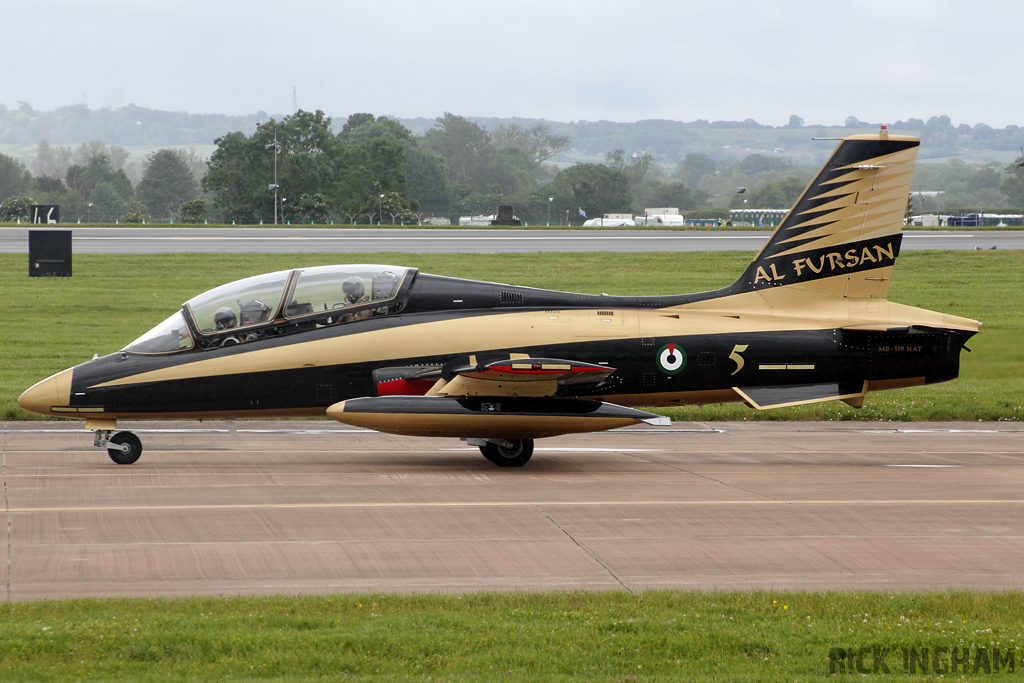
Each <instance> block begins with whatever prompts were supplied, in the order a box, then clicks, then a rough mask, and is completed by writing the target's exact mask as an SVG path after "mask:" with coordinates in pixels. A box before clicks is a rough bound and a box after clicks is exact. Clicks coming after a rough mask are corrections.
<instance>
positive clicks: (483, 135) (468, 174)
mask: <svg viewBox="0 0 1024 683" xmlns="http://www.w3.org/2000/svg"><path fill="white" fill-rule="evenodd" d="M436 121H437V122H436V124H435V125H434V127H433V128H431V129H430V130H428V131H427V133H426V135H424V136H423V144H422V147H423V149H425V150H427V151H429V152H433V153H434V154H437V155H438V156H440V157H441V158H442V159H444V160H445V163H446V164H447V165H448V169H449V171H450V172H451V179H452V181H453V182H456V183H471V184H472V185H473V186H474V187H476V188H477V189H478V190H484V189H486V188H487V187H489V186H490V185H491V183H492V182H493V179H494V173H493V168H494V159H493V157H494V148H493V147H492V145H491V138H490V136H489V135H488V134H487V131H485V130H484V129H483V128H481V127H480V126H478V125H477V124H475V123H473V122H472V121H470V120H468V119H466V118H465V117H462V116H456V115H455V114H452V113H450V112H445V113H444V116H440V117H438V118H437V120H436Z"/></svg>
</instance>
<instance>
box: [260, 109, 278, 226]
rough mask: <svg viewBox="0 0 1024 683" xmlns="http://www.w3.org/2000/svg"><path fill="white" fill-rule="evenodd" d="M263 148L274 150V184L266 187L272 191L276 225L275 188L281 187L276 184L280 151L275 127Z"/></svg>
mask: <svg viewBox="0 0 1024 683" xmlns="http://www.w3.org/2000/svg"><path fill="white" fill-rule="evenodd" d="M264 149H272V150H274V184H273V185H269V186H268V187H267V189H268V190H273V191H274V225H277V190H278V189H279V188H280V187H281V186H280V185H278V184H277V154H278V152H280V151H281V145H279V144H277V129H276V128H275V129H274V141H273V142H272V143H270V144H269V145H264Z"/></svg>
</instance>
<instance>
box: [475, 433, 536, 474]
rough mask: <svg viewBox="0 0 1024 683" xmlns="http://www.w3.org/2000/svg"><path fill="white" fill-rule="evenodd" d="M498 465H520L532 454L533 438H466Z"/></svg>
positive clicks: (528, 459)
mask: <svg viewBox="0 0 1024 683" xmlns="http://www.w3.org/2000/svg"><path fill="white" fill-rule="evenodd" d="M466 443H468V444H469V445H470V446H479V447H480V452H481V453H483V454H484V457H485V458H487V459H488V460H490V461H491V462H493V463H494V464H495V465H497V466H498V467H522V466H523V465H525V464H526V463H528V462H530V456H532V455H533V439H466Z"/></svg>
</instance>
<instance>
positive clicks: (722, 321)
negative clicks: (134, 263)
mask: <svg viewBox="0 0 1024 683" xmlns="http://www.w3.org/2000/svg"><path fill="white" fill-rule="evenodd" d="M607 313H608V311H607V310H604V311H601V314H600V315H598V314H597V312H596V311H592V310H572V311H561V312H560V313H559V316H560V317H561V316H565V315H568V316H570V318H571V324H569V325H566V324H565V323H564V322H560V320H553V319H551V318H549V316H550V315H551V313H550V312H548V311H542V312H516V313H503V314H492V315H486V316H473V315H469V316H466V317H459V318H452V319H449V320H439V321H432V322H425V323H419V324H412V325H404V326H398V327H391V328H386V329H379V330H370V331H365V332H359V330H358V328H357V327H356V326H357V325H360V323H359V322H355V323H349V325H352V327H351V328H350V329H351V332H352V333H351V334H339V335H337V336H334V337H329V338H326V339H316V340H310V341H297V342H296V343H294V344H287V345H283V346H278V347H275V348H268V349H253V350H252V351H248V352H241V353H234V354H232V355H224V356H222V355H220V354H217V355H216V356H215V357H212V358H202V359H201V360H196V361H193V362H190V363H179V364H176V365H174V366H171V367H166V368H160V369H157V370H151V371H148V372H142V373H139V374H136V375H130V376H127V377H122V378H120V379H115V380H110V381H108V382H103V383H100V384H97V385H95V386H94V387H90V388H101V387H114V386H125V385H131V384H141V383H144V382H161V381H171V380H182V379H192V378H202V377H216V376H224V375H235V374H243V373H250V372H272V371H276V370H293V369H296V368H303V367H324V366H336V365H348V364H356V363H369V362H373V363H388V362H390V361H401V360H406V359H410V358H425V357H426V358H432V357H446V356H452V355H461V354H470V353H479V352H484V351H497V350H507V349H526V348H532V347H537V346H548V345H557V344H572V343H576V342H579V341H581V340H584V339H585V340H587V341H601V340H605V339H613V338H619V339H621V338H627V339H639V337H640V334H641V330H642V331H643V334H644V335H646V336H652V335H653V336H659V337H660V336H672V337H677V338H684V337H688V336H692V335H700V334H723V333H735V332H760V331H791V330H801V329H824V328H829V327H832V326H833V325H832V324H831V323H830V322H828V321H813V320H799V319H786V318H775V317H771V316H762V315H756V314H755V315H752V316H750V317H749V318H748V317H743V316H738V315H737V313H736V312H735V311H729V312H728V313H727V314H724V315H718V314H714V313H712V314H706V313H701V312H699V311H698V312H694V313H689V312H687V311H685V310H681V309H673V310H671V311H648V310H643V311H641V310H637V309H616V310H615V311H613V315H612V316H608V315H606V314H607ZM604 320H613V322H602V321H604ZM340 329H341V328H339V331H340ZM298 334H302V333H298ZM255 343H258V342H255ZM236 348H237V347H236Z"/></svg>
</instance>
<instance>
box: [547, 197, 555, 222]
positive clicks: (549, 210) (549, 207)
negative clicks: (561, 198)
mask: <svg viewBox="0 0 1024 683" xmlns="http://www.w3.org/2000/svg"><path fill="white" fill-rule="evenodd" d="M553 201H555V198H554V197H548V227H549V228H550V227H551V202H553Z"/></svg>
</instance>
